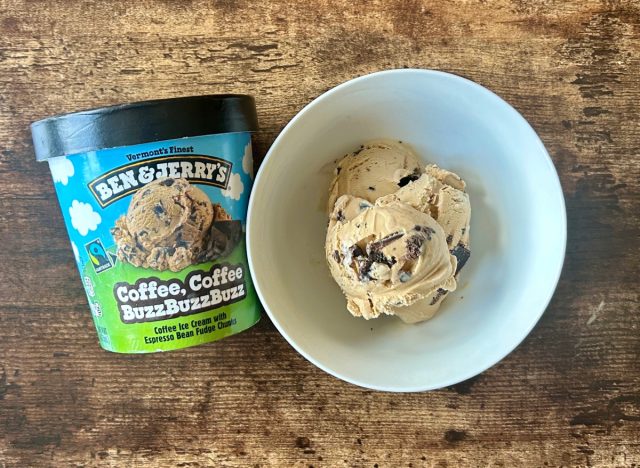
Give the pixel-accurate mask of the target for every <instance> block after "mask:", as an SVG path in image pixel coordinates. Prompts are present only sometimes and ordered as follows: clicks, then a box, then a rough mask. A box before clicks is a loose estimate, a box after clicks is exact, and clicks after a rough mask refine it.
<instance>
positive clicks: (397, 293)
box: [325, 195, 456, 322]
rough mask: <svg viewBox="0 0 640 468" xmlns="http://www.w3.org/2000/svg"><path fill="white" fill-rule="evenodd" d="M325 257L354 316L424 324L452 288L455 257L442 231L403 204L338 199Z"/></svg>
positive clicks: (436, 224) (343, 197) (420, 212)
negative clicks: (387, 316)
mask: <svg viewBox="0 0 640 468" xmlns="http://www.w3.org/2000/svg"><path fill="white" fill-rule="evenodd" d="M325 253H326V256H327V260H328V262H329V267H330V270H331V274H332V276H333V278H334V279H335V281H336V282H337V283H338V284H339V285H340V287H341V288H342V290H343V292H344V294H345V296H346V297H347V308H348V309H349V311H350V312H351V313H352V314H353V315H355V316H358V317H359V316H362V317H364V318H366V319H371V318H375V317H378V316H379V315H380V314H390V315H397V316H399V317H400V318H401V319H403V320H404V321H406V322H417V321H421V320H426V319H427V318H430V317H431V316H432V315H433V314H434V313H435V312H436V311H437V309H438V307H439V305H440V302H441V301H442V299H443V298H444V297H445V295H446V294H447V292H449V291H453V290H455V289H456V280H455V276H454V275H455V271H456V258H455V257H454V256H453V255H451V254H450V253H449V249H448V246H447V242H446V235H445V233H444V231H443V229H442V227H441V226H440V225H439V224H438V223H437V222H436V221H435V220H434V219H433V218H432V217H431V216H430V215H429V214H427V213H424V212H422V211H419V210H417V209H415V208H413V207H412V206H410V205H408V204H406V203H402V202H398V201H394V200H383V199H380V200H378V201H377V202H376V203H374V204H371V203H369V202H368V201H367V200H364V199H362V198H359V197H353V196H350V195H344V196H342V197H340V198H339V199H338V200H337V201H336V203H335V206H334V210H333V212H332V213H331V217H330V223H329V228H328V232H327V240H326V244H325Z"/></svg>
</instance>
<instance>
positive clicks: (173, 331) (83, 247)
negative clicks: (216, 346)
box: [49, 132, 260, 353]
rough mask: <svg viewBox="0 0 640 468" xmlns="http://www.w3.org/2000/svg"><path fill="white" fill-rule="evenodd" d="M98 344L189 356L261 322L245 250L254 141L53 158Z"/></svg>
mask: <svg viewBox="0 0 640 468" xmlns="http://www.w3.org/2000/svg"><path fill="white" fill-rule="evenodd" d="M49 166H50V169H51V173H52V176H53V179H54V183H55V188H56V192H57V194H58V199H59V202H60V206H61V209H62V213H63V216H64V220H65V223H66V226H67V231H68V233H69V238H70V241H71V246H72V248H73V252H74V255H75V258H76V262H77V264H78V269H79V271H80V274H81V277H82V281H83V285H84V288H85V291H86V293H87V298H88V300H89V305H90V307H91V312H92V315H93V319H94V321H95V324H96V329H97V331H98V337H99V340H100V344H101V345H102V347H104V348H105V349H107V350H110V351H115V352H122V353H145V352H155V351H167V350H172V349H178V348H185V347H188V346H194V345H197V344H201V343H206V342H210V341H215V340H218V339H220V338H223V337H225V336H229V335H233V334H235V333H238V332H240V331H242V330H245V329H247V328H249V327H250V326H252V325H253V324H255V323H256V322H257V321H258V320H259V318H260V312H259V303H258V300H257V297H256V294H255V290H254V288H253V284H252V283H251V277H250V274H249V270H248V266H247V258H246V250H245V242H244V227H245V221H246V213H247V202H248V198H249V192H250V190H251V184H252V181H253V158H252V152H251V136H250V133H248V132H241V133H225V134H216V135H207V136H199V137H191V138H182V139H177V140H167V141H161V142H154V143H145V144H141V145H135V146H127V147H120V148H114V149H106V150H101V151H92V152H87V153H82V154H75V155H70V156H65V157H59V158H54V159H50V160H49Z"/></svg>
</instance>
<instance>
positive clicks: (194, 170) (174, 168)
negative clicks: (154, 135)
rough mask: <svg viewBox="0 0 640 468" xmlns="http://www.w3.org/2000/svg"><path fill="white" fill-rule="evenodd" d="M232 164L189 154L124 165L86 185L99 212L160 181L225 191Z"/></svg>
mask: <svg viewBox="0 0 640 468" xmlns="http://www.w3.org/2000/svg"><path fill="white" fill-rule="evenodd" d="M231 167H232V164H231V163H230V162H229V161H226V160H224V159H220V158H216V157H213V156H204V155H199V154H190V155H188V156H186V155H185V156H178V157H176V156H172V157H168V158H156V159H153V160H148V161H143V162H137V163H133V164H128V165H126V166H123V167H119V168H117V169H114V170H113V171H110V172H107V173H106V174H103V175H101V176H100V177H98V178H96V179H94V180H92V181H91V182H89V189H90V190H91V193H93V196H94V197H95V198H96V200H97V201H98V203H99V204H100V206H101V207H102V208H104V207H105V206H107V205H109V204H111V203H113V202H114V201H116V200H119V199H121V198H122V197H125V196H127V195H129V194H130V193H132V192H135V191H136V190H137V189H139V188H140V187H142V186H144V185H146V184H148V183H149V182H153V181H154V180H156V179H160V178H162V177H172V178H175V179H179V178H183V179H187V180H189V181H190V182H196V183H199V184H206V185H213V186H215V187H220V188H221V189H225V190H226V189H227V187H228V185H229V177H230V175H231Z"/></svg>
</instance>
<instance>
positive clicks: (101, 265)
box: [84, 239, 117, 273]
mask: <svg viewBox="0 0 640 468" xmlns="http://www.w3.org/2000/svg"><path fill="white" fill-rule="evenodd" d="M84 247H85V249H87V253H88V254H89V260H91V264H92V265H93V269H94V270H95V271H96V273H102V272H103V271H105V270H108V269H109V268H111V267H112V266H114V265H115V264H116V258H117V257H116V256H115V255H113V254H111V253H109V252H107V251H106V249H105V248H104V246H103V245H102V241H101V240H100V239H96V240H93V241H91V242H89V243H88V244H85V246H84Z"/></svg>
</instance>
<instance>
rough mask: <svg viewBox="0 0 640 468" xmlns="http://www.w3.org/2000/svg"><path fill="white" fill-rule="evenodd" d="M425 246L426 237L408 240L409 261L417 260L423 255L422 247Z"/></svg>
mask: <svg viewBox="0 0 640 468" xmlns="http://www.w3.org/2000/svg"><path fill="white" fill-rule="evenodd" d="M423 244H424V237H422V236H411V237H410V238H409V239H407V258H408V259H409V260H416V259H417V258H418V257H420V255H422V245H423Z"/></svg>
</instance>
